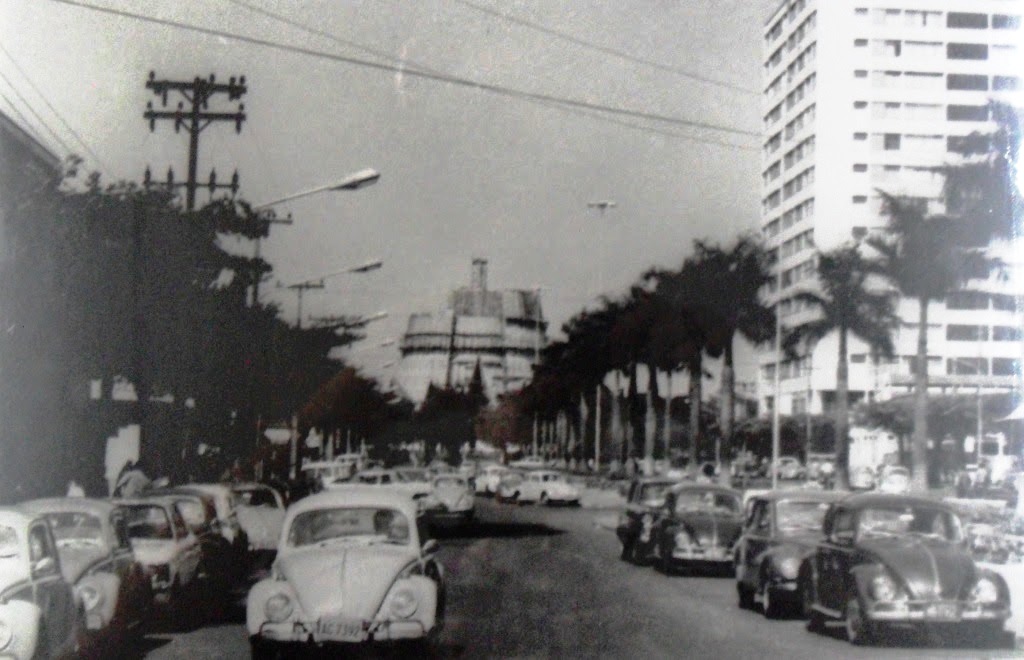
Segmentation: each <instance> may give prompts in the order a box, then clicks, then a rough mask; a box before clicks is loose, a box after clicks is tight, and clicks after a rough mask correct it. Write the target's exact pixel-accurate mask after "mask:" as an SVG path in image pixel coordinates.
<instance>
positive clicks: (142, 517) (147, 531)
mask: <svg viewBox="0 0 1024 660" xmlns="http://www.w3.org/2000/svg"><path fill="white" fill-rule="evenodd" d="M125 510H126V512H127V519H128V538H131V539H160V540H165V539H166V540H169V539H173V538H174V535H173V534H172V533H171V521H170V519H168V517H167V512H166V511H164V508H163V507H162V506H156V505H150V504H132V505H128V506H126V507H125Z"/></svg>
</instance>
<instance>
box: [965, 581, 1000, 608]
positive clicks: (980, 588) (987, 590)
mask: <svg viewBox="0 0 1024 660" xmlns="http://www.w3.org/2000/svg"><path fill="white" fill-rule="evenodd" d="M971 600H972V601H974V602H976V603H994V602H996V601H997V600H999V587H997V586H996V583H995V582H993V581H992V580H991V579H989V578H987V577H983V578H980V579H979V580H978V581H977V582H976V583H975V584H974V588H973V589H971Z"/></svg>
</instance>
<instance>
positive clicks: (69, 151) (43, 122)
mask: <svg viewBox="0 0 1024 660" xmlns="http://www.w3.org/2000/svg"><path fill="white" fill-rule="evenodd" d="M0 79H2V80H3V81H4V82H5V83H7V86H8V87H10V88H11V91H12V92H14V95H15V96H17V97H18V99H19V100H20V101H21V103H22V105H24V106H25V107H26V108H28V111H29V112H31V113H32V116H33V117H35V118H36V121H38V122H39V123H40V124H41V125H42V127H43V128H45V129H46V132H47V133H49V134H50V136H51V137H53V139H54V140H56V141H57V143H58V144H60V146H61V147H63V148H64V151H65V152H66V154H68V155H70V154H73V153H75V150H74V149H72V148H71V147H69V146H68V143H67V142H65V141H64V140H63V139H62V138H61V137H60V136H59V135H57V133H56V132H55V131H54V130H53V129H52V128H50V125H49V124H48V123H47V122H46V120H45V119H43V118H42V116H41V115H40V114H39V113H38V112H36V109H35V108H34V107H32V104H31V103H29V101H28V99H26V98H25V97H24V96H22V94H21V92H19V91H18V88H17V87H15V85H14V83H12V82H11V79H10V78H8V77H7V76H6V75H5V74H4V72H3V71H0ZM8 102H10V101H9V100H8Z"/></svg>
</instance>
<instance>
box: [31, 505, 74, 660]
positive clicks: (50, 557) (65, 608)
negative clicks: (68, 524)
mask: <svg viewBox="0 0 1024 660" xmlns="http://www.w3.org/2000/svg"><path fill="white" fill-rule="evenodd" d="M28 541H29V561H30V562H31V570H32V590H33V598H34V600H35V603H36V606H37V607H39V610H40V612H42V616H43V621H44V625H45V630H46V634H47V636H48V637H49V639H48V640H47V645H48V648H50V649H51V650H56V649H60V648H63V647H65V646H66V645H67V642H68V640H69V638H70V636H71V635H72V632H73V630H74V626H75V618H76V617H75V614H76V613H75V600H74V596H73V594H72V591H71V586H70V585H68V583H67V582H65V581H64V578H63V577H62V576H61V573H60V559H59V558H58V557H57V549H56V546H55V545H54V542H53V536H52V535H51V533H50V528H49V527H48V526H47V524H46V522H45V521H43V520H37V521H36V522H34V523H32V525H31V526H30V527H29V531H28Z"/></svg>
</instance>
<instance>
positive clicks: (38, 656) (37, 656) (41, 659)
mask: <svg viewBox="0 0 1024 660" xmlns="http://www.w3.org/2000/svg"><path fill="white" fill-rule="evenodd" d="M51 657H53V654H52V653H51V652H50V633H49V631H47V629H46V622H45V621H43V620H42V619H40V620H39V628H38V632H37V633H36V649H35V652H34V653H33V654H32V660H49V659H50V658H51Z"/></svg>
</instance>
